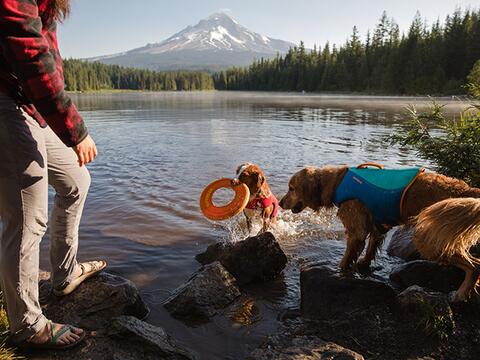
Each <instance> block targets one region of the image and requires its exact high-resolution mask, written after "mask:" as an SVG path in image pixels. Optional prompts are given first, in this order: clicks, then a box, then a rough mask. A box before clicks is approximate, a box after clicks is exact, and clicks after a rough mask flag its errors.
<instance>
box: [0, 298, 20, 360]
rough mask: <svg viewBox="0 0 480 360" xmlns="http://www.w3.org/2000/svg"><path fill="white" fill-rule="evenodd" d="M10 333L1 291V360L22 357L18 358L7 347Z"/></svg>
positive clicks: (12, 359)
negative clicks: (8, 333)
mask: <svg viewBox="0 0 480 360" xmlns="http://www.w3.org/2000/svg"><path fill="white" fill-rule="evenodd" d="M7 332H8V319H7V313H6V311H5V308H4V306H3V294H2V292H1V291H0V360H18V359H21V358H20V357H18V356H16V355H15V353H14V352H13V350H12V349H9V348H8V347H6V346H5V341H6V339H7Z"/></svg>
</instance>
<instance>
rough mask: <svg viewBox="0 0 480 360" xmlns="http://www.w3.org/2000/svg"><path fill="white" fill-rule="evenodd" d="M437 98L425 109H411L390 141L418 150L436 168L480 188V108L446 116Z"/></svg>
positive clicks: (420, 155)
mask: <svg viewBox="0 0 480 360" xmlns="http://www.w3.org/2000/svg"><path fill="white" fill-rule="evenodd" d="M443 108H444V105H443V106H442V105H439V104H438V103H436V102H435V101H434V102H433V103H432V105H431V107H430V108H429V109H428V111H426V112H421V113H419V112H418V111H417V109H416V108H415V107H414V106H410V107H409V108H408V112H409V120H408V121H407V122H405V123H404V124H402V125H400V127H399V129H398V130H399V131H398V133H397V134H395V135H392V136H391V137H390V140H391V142H392V143H393V144H401V145H403V146H408V147H410V148H413V149H414V150H416V152H417V154H418V156H419V157H421V158H422V159H425V160H428V161H430V162H432V163H433V164H434V166H435V167H436V169H435V170H436V171H438V172H439V173H442V174H445V175H447V176H451V177H456V178H459V179H463V180H465V181H466V182H467V183H468V184H470V185H472V186H476V187H480V109H479V108H478V107H474V106H472V107H469V108H468V109H466V110H465V111H463V112H462V113H460V114H459V116H447V115H446V114H445V112H444V111H443Z"/></svg>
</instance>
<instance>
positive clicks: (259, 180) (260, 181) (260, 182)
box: [255, 173, 265, 188]
mask: <svg viewBox="0 0 480 360" xmlns="http://www.w3.org/2000/svg"><path fill="white" fill-rule="evenodd" d="M255 175H256V176H257V185H258V188H261V187H262V186H263V184H264V183H265V175H263V174H262V173H258V174H255Z"/></svg>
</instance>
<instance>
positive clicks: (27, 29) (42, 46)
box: [0, 0, 88, 147]
mask: <svg viewBox="0 0 480 360" xmlns="http://www.w3.org/2000/svg"><path fill="white" fill-rule="evenodd" d="M42 26H43V25H42V20H41V18H40V16H39V11H38V6H37V1H36V0H0V44H1V46H2V50H3V53H4V57H5V58H6V60H7V62H8V64H9V65H10V67H11V68H12V69H13V72H14V74H15V76H17V77H18V80H19V83H20V85H21V86H22V89H23V92H24V94H25V95H26V96H27V98H28V99H29V100H30V101H31V102H32V103H33V104H34V105H35V107H36V109H37V110H38V112H39V113H40V114H41V115H42V117H43V118H44V119H45V121H46V122H47V124H48V125H49V126H50V127H51V128H52V130H53V131H54V132H55V133H56V134H57V135H58V137H59V138H60V139H61V140H62V141H63V142H64V143H65V144H66V145H67V146H70V147H71V146H74V145H76V144H78V143H80V142H81V141H82V140H83V139H84V138H85V137H86V136H87V135H88V132H87V128H86V126H85V123H84V121H83V119H82V117H81V116H80V114H79V113H78V110H77V108H76V107H75V105H74V104H73V103H72V100H71V99H70V97H69V96H68V95H67V94H66V93H65V90H64V79H63V75H62V73H61V66H57V60H58V61H60V59H59V54H58V49H56V48H53V49H52V48H51V46H50V45H49V41H48V40H47V38H46V37H45V35H44V34H43V33H42ZM55 45H56V43H55Z"/></svg>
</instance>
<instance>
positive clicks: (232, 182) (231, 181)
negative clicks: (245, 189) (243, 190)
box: [230, 179, 240, 186]
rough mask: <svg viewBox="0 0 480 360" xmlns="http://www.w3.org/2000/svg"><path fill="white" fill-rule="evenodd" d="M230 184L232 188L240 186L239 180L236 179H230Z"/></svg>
mask: <svg viewBox="0 0 480 360" xmlns="http://www.w3.org/2000/svg"><path fill="white" fill-rule="evenodd" d="M230 184H231V185H232V186H238V185H240V180H238V179H232V180H230Z"/></svg>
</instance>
